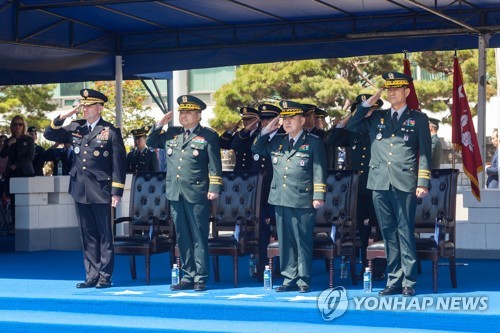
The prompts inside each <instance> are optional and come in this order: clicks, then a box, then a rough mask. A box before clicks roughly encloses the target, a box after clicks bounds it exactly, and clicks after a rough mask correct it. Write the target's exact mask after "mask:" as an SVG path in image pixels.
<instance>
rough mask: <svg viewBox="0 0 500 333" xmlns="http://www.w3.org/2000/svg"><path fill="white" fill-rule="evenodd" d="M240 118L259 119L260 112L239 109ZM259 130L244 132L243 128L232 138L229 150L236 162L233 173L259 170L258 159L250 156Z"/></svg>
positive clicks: (243, 108) (250, 109) (244, 108)
mask: <svg viewBox="0 0 500 333" xmlns="http://www.w3.org/2000/svg"><path fill="white" fill-rule="evenodd" d="M240 114H241V118H242V119H243V120H244V121H245V120H250V121H251V120H254V119H259V117H260V112H259V111H258V110H256V109H254V108H251V107H246V106H245V107H242V108H240ZM258 133H259V129H258V128H256V129H254V130H252V131H246V130H245V129H244V128H243V129H241V130H239V131H238V132H237V133H236V134H235V135H234V137H233V139H232V142H231V146H230V148H231V149H232V150H233V151H234V155H235V156H236V162H235V164H234V171H247V170H259V169H260V167H259V162H260V157H259V156H258V155H255V156H253V154H252V149H251V148H252V143H253V140H254V139H255V138H256V137H257V134H258Z"/></svg>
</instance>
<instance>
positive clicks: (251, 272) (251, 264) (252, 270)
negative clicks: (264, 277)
mask: <svg viewBox="0 0 500 333" xmlns="http://www.w3.org/2000/svg"><path fill="white" fill-rule="evenodd" d="M255 267H256V265H255V255H254V254H251V255H250V259H249V260H248V275H250V276H253V275H254V273H255Z"/></svg>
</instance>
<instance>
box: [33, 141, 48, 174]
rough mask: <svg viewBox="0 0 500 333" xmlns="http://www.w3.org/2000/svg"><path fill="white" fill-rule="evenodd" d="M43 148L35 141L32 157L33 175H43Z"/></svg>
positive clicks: (44, 156) (44, 157) (44, 158)
mask: <svg viewBox="0 0 500 333" xmlns="http://www.w3.org/2000/svg"><path fill="white" fill-rule="evenodd" d="M45 160H46V155H45V149H44V148H43V147H42V146H39V145H37V144H36V143H35V158H33V170H34V171H35V176H43V166H44V164H45Z"/></svg>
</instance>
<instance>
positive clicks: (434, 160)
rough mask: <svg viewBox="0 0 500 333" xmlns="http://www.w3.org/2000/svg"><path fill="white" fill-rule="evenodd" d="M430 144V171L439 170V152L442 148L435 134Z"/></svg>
mask: <svg viewBox="0 0 500 333" xmlns="http://www.w3.org/2000/svg"><path fill="white" fill-rule="evenodd" d="M431 143H432V144H431V145H432V155H431V169H439V167H440V166H441V151H442V150H443V148H442V147H441V140H439V137H438V136H437V134H434V135H433V136H431Z"/></svg>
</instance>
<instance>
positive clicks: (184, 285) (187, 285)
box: [170, 281, 194, 291]
mask: <svg viewBox="0 0 500 333" xmlns="http://www.w3.org/2000/svg"><path fill="white" fill-rule="evenodd" d="M193 287H194V283H192V282H183V281H181V283H178V284H173V285H171V286H170V290H175V291H177V290H188V289H193Z"/></svg>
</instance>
